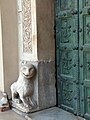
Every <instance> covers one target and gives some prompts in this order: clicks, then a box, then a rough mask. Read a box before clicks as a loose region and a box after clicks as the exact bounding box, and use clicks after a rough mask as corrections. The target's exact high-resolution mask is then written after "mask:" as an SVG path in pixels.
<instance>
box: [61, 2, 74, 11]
mask: <svg viewBox="0 0 90 120" xmlns="http://www.w3.org/2000/svg"><path fill="white" fill-rule="evenodd" d="M74 4H75V1H74V0H60V6H61V7H60V8H61V10H70V8H74Z"/></svg>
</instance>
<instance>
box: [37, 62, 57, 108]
mask: <svg viewBox="0 0 90 120" xmlns="http://www.w3.org/2000/svg"><path fill="white" fill-rule="evenodd" d="M38 73H39V75H38V85H39V86H38V89H39V91H38V97H39V109H44V108H48V107H51V106H54V105H55V104H56V88H55V62H53V61H47V62H40V63H39V66H38Z"/></svg>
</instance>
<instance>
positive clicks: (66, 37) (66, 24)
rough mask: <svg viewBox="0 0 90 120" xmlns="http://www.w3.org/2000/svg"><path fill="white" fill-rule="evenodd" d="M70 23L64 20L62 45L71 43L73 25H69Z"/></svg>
mask: <svg viewBox="0 0 90 120" xmlns="http://www.w3.org/2000/svg"><path fill="white" fill-rule="evenodd" d="M69 22H70V21H67V20H63V21H62V26H61V38H62V41H61V42H62V43H69V42H70V36H71V25H70V23H69Z"/></svg>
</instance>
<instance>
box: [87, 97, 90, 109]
mask: <svg viewBox="0 0 90 120" xmlns="http://www.w3.org/2000/svg"><path fill="white" fill-rule="evenodd" d="M87 104H88V106H89V107H90V96H87Z"/></svg>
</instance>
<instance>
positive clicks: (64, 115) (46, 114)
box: [30, 107, 84, 120]
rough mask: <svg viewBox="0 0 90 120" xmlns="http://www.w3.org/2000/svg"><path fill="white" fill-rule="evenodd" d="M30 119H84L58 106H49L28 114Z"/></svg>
mask: <svg viewBox="0 0 90 120" xmlns="http://www.w3.org/2000/svg"><path fill="white" fill-rule="evenodd" d="M30 117H31V118H32V120H84V119H82V118H80V117H77V116H74V115H73V114H71V113H68V112H66V111H64V110H62V109H60V108H56V107H53V108H50V109H47V110H43V111H40V112H36V113H33V114H31V115H30Z"/></svg>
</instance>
